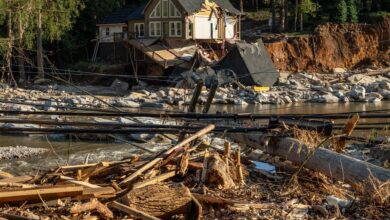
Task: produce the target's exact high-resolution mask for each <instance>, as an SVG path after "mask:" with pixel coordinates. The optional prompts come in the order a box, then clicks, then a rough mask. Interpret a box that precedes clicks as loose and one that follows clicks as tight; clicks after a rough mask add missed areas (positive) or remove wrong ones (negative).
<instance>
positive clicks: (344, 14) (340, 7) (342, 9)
mask: <svg viewBox="0 0 390 220" xmlns="http://www.w3.org/2000/svg"><path fill="white" fill-rule="evenodd" d="M336 8H337V14H336V17H335V20H336V21H337V22H339V23H345V22H347V20H348V6H347V3H346V2H345V0H340V1H339V3H338V4H337V7H336Z"/></svg>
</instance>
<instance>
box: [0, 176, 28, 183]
mask: <svg viewBox="0 0 390 220" xmlns="http://www.w3.org/2000/svg"><path fill="white" fill-rule="evenodd" d="M32 179H33V177H32V176H17V177H10V178H5V179H1V180H0V182H2V183H25V182H27V181H30V180H32Z"/></svg>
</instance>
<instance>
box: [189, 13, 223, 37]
mask: <svg viewBox="0 0 390 220" xmlns="http://www.w3.org/2000/svg"><path fill="white" fill-rule="evenodd" d="M194 26H195V37H194V38H195V39H217V38H218V19H217V18H216V17H211V18H210V17H204V16H195V24H194Z"/></svg>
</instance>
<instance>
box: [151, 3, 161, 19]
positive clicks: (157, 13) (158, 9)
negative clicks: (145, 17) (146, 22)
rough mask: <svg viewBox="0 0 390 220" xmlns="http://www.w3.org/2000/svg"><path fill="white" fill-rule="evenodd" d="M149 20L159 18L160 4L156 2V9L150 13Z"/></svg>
mask: <svg viewBox="0 0 390 220" xmlns="http://www.w3.org/2000/svg"><path fill="white" fill-rule="evenodd" d="M150 17H151V18H161V2H158V3H157V5H156V7H155V8H154V9H153V11H152V13H150Z"/></svg>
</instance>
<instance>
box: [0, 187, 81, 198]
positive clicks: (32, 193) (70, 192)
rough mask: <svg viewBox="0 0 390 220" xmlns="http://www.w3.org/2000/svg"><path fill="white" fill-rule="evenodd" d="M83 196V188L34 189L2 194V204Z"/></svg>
mask: <svg viewBox="0 0 390 220" xmlns="http://www.w3.org/2000/svg"><path fill="white" fill-rule="evenodd" d="M82 194H83V187H81V186H63V187H50V188H34V189H23V190H10V191H2V192H0V202H18V201H37V200H40V199H41V198H42V199H44V200H52V199H57V198H63V197H73V196H78V195H82Z"/></svg>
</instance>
